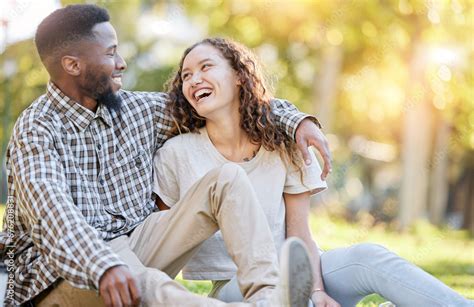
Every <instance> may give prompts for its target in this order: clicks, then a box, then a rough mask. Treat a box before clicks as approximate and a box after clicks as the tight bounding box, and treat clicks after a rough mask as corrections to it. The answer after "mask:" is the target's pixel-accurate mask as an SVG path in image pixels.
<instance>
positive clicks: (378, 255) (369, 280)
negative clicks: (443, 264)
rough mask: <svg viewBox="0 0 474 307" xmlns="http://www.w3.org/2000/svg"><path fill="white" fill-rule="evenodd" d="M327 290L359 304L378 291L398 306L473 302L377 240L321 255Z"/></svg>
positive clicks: (345, 301)
mask: <svg viewBox="0 0 474 307" xmlns="http://www.w3.org/2000/svg"><path fill="white" fill-rule="evenodd" d="M321 266H322V273H323V280H324V285H325V288H326V291H327V293H328V294H329V295H330V296H331V297H332V298H334V299H335V300H336V301H337V302H339V303H340V304H341V305H342V306H355V305H356V304H357V302H359V301H360V300H361V299H362V298H364V297H365V296H367V295H370V294H372V293H378V294H380V295H382V296H383V297H384V298H386V299H388V300H390V301H391V302H393V303H394V304H395V305H397V307H398V306H402V307H403V306H417V307H423V306H433V307H434V306H456V307H460V306H472V305H471V304H470V303H469V301H468V300H467V299H465V298H464V297H462V296H461V295H459V294H458V293H456V292H455V291H453V290H452V289H450V288H449V287H448V286H446V285H445V284H443V283H442V282H441V281H439V280H438V279H436V278H434V277H433V276H431V275H430V274H428V273H426V272H425V271H423V270H421V269H420V268H418V267H417V266H415V265H413V264H411V263H409V262H408V261H406V260H404V259H402V258H400V257H399V256H397V255H396V254H394V253H392V252H390V251H389V250H387V249H386V248H384V247H382V246H380V245H377V244H369V243H363V244H356V245H353V246H350V247H347V248H338V249H334V250H330V251H327V252H324V253H323V254H322V255H321Z"/></svg>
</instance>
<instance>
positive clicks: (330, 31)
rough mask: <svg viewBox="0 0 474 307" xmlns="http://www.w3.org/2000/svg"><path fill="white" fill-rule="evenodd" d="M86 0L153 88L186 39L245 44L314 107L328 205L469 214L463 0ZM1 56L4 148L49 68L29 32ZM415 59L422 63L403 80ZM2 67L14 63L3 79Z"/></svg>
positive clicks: (408, 214)
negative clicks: (320, 128)
mask: <svg viewBox="0 0 474 307" xmlns="http://www.w3.org/2000/svg"><path fill="white" fill-rule="evenodd" d="M77 2H78V1H70V0H68V1H62V3H63V4H69V3H77ZM87 2H89V3H90V2H91V1H87ZM96 3H97V4H99V5H102V6H105V7H106V8H107V9H109V11H110V14H111V16H112V23H113V24H114V26H115V28H116V29H117V33H118V37H119V41H120V44H119V51H120V52H121V53H122V54H123V55H124V57H125V59H126V60H127V63H128V70H127V73H126V74H125V76H124V84H125V87H126V88H128V89H134V90H148V91H159V90H162V89H163V85H164V82H165V80H166V79H167V78H168V76H169V74H170V73H171V72H172V71H173V70H174V69H175V67H176V65H177V62H178V60H179V57H180V55H181V53H182V51H183V50H184V48H185V47H187V46H189V45H191V44H192V43H194V42H195V41H197V40H199V39H201V38H203V37H205V36H208V35H210V36H217V35H218V36H227V37H231V38H233V39H235V40H237V41H240V42H242V43H243V44H245V45H247V46H249V47H251V48H253V49H254V50H255V52H256V54H257V55H258V56H259V57H260V58H261V60H262V62H263V64H264V66H265V69H266V71H267V75H268V76H269V77H268V79H269V81H270V83H271V84H272V85H273V87H274V89H275V95H276V96H278V97H283V98H287V99H289V100H291V101H293V102H295V103H296V104H297V105H298V106H299V107H300V108H301V109H302V110H303V111H306V112H312V113H316V114H318V116H322V117H323V118H322V121H323V123H325V132H326V133H327V134H328V136H329V138H330V141H331V145H332V146H333V151H334V159H335V166H334V170H335V171H334V172H333V174H332V176H331V179H330V180H331V186H333V187H334V188H333V189H331V190H330V191H329V192H328V193H327V195H328V196H324V197H325V201H326V202H328V203H331V204H332V203H335V204H349V203H354V204H355V203H358V204H361V205H360V206H362V207H364V208H367V209H368V210H373V211H374V212H377V210H379V212H391V213H390V214H391V217H395V216H396V215H398V216H399V217H402V218H403V219H404V221H403V225H404V226H405V225H409V224H410V223H411V221H412V217H413V218H418V217H419V216H424V215H427V216H430V217H431V219H432V221H434V222H437V223H438V222H440V220H442V217H444V214H445V207H446V203H450V206H449V209H450V210H457V211H464V212H465V213H466V214H467V215H466V214H465V215H464V216H472V212H473V211H472V208H473V206H474V201H473V200H472V196H469V197H468V196H466V195H468V191H469V189H471V190H474V188H473V185H474V182H473V180H474V179H469V178H474V177H473V176H472V174H473V169H474V163H473V161H472V160H473V159H472V157H473V156H474V101H473V98H472V97H473V96H474V95H473V86H472V84H473V76H474V75H473V73H472V72H471V71H470V68H472V67H473V65H472V64H473V59H474V51H473V44H472V37H471V35H472V34H471V33H472V32H473V30H474V25H473V24H472V22H473V19H474V15H473V14H474V11H473V10H472V5H471V3H470V1H469V0H452V1H423V0H414V1H407V0H387V1H382V2H377V1H356V0H348V1H342V0H336V1H311V0H295V1H285V0H253V1H238V0H219V1H218V0H188V1H172V0H168V1H152V0H146V1H138V0H132V1H105V0H104V1H97V2H96ZM417 50H418V51H417ZM420 61H421V62H422V63H418V62H420ZM0 65H1V67H3V69H2V72H1V74H0V86H1V87H2V89H8V90H2V92H1V93H0V99H1V100H0V110H1V112H2V113H1V117H2V123H3V124H2V128H1V129H2V133H1V134H0V136H1V137H2V139H1V141H2V149H4V145H5V144H6V141H7V140H6V137H5V136H6V135H9V133H10V131H11V128H12V125H13V122H14V120H15V119H16V118H17V117H18V115H19V113H20V112H21V111H22V110H23V109H24V108H26V107H27V106H28V105H29V104H30V103H31V102H32V101H33V100H34V99H35V98H36V97H38V96H39V95H41V94H42V93H43V92H44V85H45V83H46V81H47V74H46V72H45V70H44V68H43V67H42V65H41V63H40V61H39V58H38V56H37V55H36V51H35V49H34V45H33V43H32V40H28V41H24V42H21V43H18V44H14V45H11V46H9V47H8V48H7V50H6V51H5V52H4V53H3V54H2V55H1V58H0ZM417 65H420V67H422V68H423V69H421V71H420V72H419V73H417V74H416V76H415V74H413V73H412V72H414V71H416V69H415V68H416V66H417ZM5 67H6V68H8V67H10V68H11V67H14V68H15V70H16V71H15V73H14V74H12V75H8V69H5ZM421 106H423V107H421ZM418 108H420V109H419V110H418ZM8 113H9V115H8ZM410 118H411V119H410ZM428 118H431V119H430V120H428ZM425 120H427V122H426V124H424V127H425V128H423V129H422V124H423V122H424V121H425ZM430 122H431V124H430ZM409 123H410V124H409ZM404 125H405V127H404ZM423 131H424V132H423ZM417 134H423V135H425V136H424V141H423V143H422V142H421V141H420V142H417V141H415V142H413V140H412V141H410V139H411V138H415V137H416V135H417ZM407 144H413V145H412V146H408V145H407ZM422 149H424V150H425V151H426V152H425V153H422ZM3 154H4V152H3V151H2V157H3ZM417 155H420V157H419V159H420V160H415V157H416V156H417ZM409 161H412V162H411V163H410V162H409ZM413 161H417V162H416V163H414V162H413ZM402 163H403V166H402ZM414 164H416V167H412V166H410V165H414ZM401 170H403V171H401ZM423 172H424V173H425V176H424V177H423V179H420V178H417V177H416V176H419V174H420V173H423ZM430 178H431V179H430ZM410 180H411V181H410ZM2 181H3V182H4V181H5V180H4V175H3V174H2ZM466 182H467V183H466ZM448 184H449V186H451V188H449V189H448V188H447V187H449V186H448ZM446 190H448V193H449V197H447V196H446ZM394 191H395V192H394ZM396 191H399V195H400V197H399V198H396V197H394V193H396ZM443 191H444V192H443ZM415 194H421V195H419V196H416V197H414V195H415ZM367 195H373V197H370V198H368V197H366V196H367ZM404 195H406V196H404ZM469 195H470V194H469ZM397 199H399V200H397ZM446 199H448V200H449V201H448V202H447V201H446ZM367 202H368V203H367ZM460 204H463V205H460ZM385 205H387V206H390V208H391V209H390V210H388V209H387V210H386V209H384V208H380V207H381V206H385ZM377 208H380V209H377ZM393 208H399V209H400V210H398V212H397V210H396V209H393ZM416 208H417V209H416ZM429 210H430V211H431V213H430V214H428V211H429ZM469 210H471V211H469ZM355 211H357V210H355ZM469 212H471V213H469ZM384 214H385V213H383V214H382V215H384ZM471 220H472V218H471ZM471 225H472V224H471Z"/></svg>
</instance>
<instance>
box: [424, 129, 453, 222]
mask: <svg viewBox="0 0 474 307" xmlns="http://www.w3.org/2000/svg"><path fill="white" fill-rule="evenodd" d="M438 127H439V128H438V131H437V133H436V143H435V151H434V156H433V160H432V173H431V191H430V202H429V206H428V207H429V217H430V221H431V222H432V223H434V224H436V225H440V224H441V223H442V222H443V220H444V216H445V214H446V206H447V204H448V189H449V183H448V161H449V160H448V150H449V140H450V136H451V129H450V126H449V124H448V123H447V122H446V121H441V122H439V125H438Z"/></svg>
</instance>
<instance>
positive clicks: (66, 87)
mask: <svg viewBox="0 0 474 307" xmlns="http://www.w3.org/2000/svg"><path fill="white" fill-rule="evenodd" d="M51 82H53V83H54V84H55V85H56V86H57V87H58V88H59V89H60V90H61V92H63V93H64V94H65V95H66V96H68V97H69V98H71V99H72V100H74V101H75V102H77V103H78V104H80V105H81V106H83V107H85V108H87V109H89V110H91V111H92V112H95V111H96V110H97V106H98V103H97V101H96V100H95V99H93V98H90V97H88V96H86V95H84V94H83V93H81V91H80V89H78V88H77V87H76V86H74V85H72V84H70V83H68V82H63V81H60V80H52V79H51Z"/></svg>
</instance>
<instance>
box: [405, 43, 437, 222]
mask: <svg viewBox="0 0 474 307" xmlns="http://www.w3.org/2000/svg"><path fill="white" fill-rule="evenodd" d="M416 42H417V41H416V40H415V46H414V49H413V55H412V57H411V63H410V76H411V80H410V84H409V85H408V91H407V93H408V96H407V103H406V105H405V111H406V112H405V121H404V134H403V144H402V150H403V152H402V184H401V189H400V211H399V219H400V229H401V230H404V229H406V228H407V227H408V226H410V225H411V224H412V223H413V222H414V221H415V220H416V219H418V218H420V217H421V216H422V215H424V214H425V213H426V207H427V200H428V199H427V196H428V182H429V176H428V174H429V156H430V147H431V146H430V143H431V142H430V140H431V122H432V119H431V108H430V106H429V104H428V101H427V100H428V99H427V95H426V91H425V90H424V89H425V88H426V84H424V82H423V79H424V76H423V72H424V66H425V65H424V63H423V57H424V55H423V52H422V50H421V48H420V46H419V45H418V44H416Z"/></svg>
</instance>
